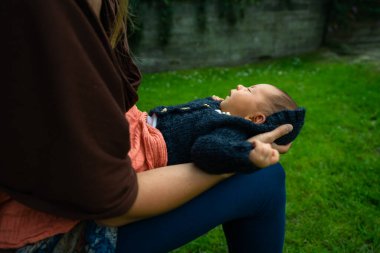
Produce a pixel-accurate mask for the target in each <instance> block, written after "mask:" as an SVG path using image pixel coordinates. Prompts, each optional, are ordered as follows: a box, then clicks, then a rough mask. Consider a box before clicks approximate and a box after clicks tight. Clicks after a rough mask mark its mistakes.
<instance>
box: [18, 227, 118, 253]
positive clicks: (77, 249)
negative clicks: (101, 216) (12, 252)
mask: <svg viewBox="0 0 380 253" xmlns="http://www.w3.org/2000/svg"><path fill="white" fill-rule="evenodd" d="M116 240H117V228H115V227H105V226H100V225H98V224H96V223H95V222H93V221H85V222H81V223H79V224H78V225H77V226H76V227H74V228H73V229H72V230H71V231H70V232H68V233H66V234H59V235H56V236H53V237H50V238H47V239H45V240H42V241H39V242H38V243H35V244H32V245H27V246H25V247H23V248H20V249H18V250H16V253H69V252H70V253H113V252H115V249H116Z"/></svg>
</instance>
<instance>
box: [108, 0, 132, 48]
mask: <svg viewBox="0 0 380 253" xmlns="http://www.w3.org/2000/svg"><path fill="white" fill-rule="evenodd" d="M128 2H129V1H128V0H117V1H116V4H117V7H116V10H117V12H116V17H115V22H114V24H113V27H112V31H111V35H110V38H109V40H110V43H111V46H112V48H115V47H116V45H117V43H118V42H119V40H120V39H121V38H123V37H124V35H125V37H126V33H127V30H126V25H127V20H128Z"/></svg>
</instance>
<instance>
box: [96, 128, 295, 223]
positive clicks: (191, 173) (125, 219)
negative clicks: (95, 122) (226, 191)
mask: <svg viewBox="0 0 380 253" xmlns="http://www.w3.org/2000/svg"><path fill="white" fill-rule="evenodd" d="M291 130H292V127H291V125H283V126H280V127H278V128H276V129H275V130H273V131H271V132H267V133H264V134H260V135H257V136H255V137H252V138H251V139H250V140H254V139H257V140H260V141H261V142H264V143H273V141H274V140H276V139H277V138H279V137H281V136H283V135H285V134H287V133H288V132H289V131H291ZM289 148H290V146H280V147H279V149H278V150H279V151H280V153H285V152H286V151H288V149H289ZM232 175H233V174H221V175H211V174H207V173H205V172H203V171H201V170H199V169H198V168H197V167H195V166H194V165H193V164H191V163H188V164H179V165H173V166H167V167H162V168H157V169H154V170H148V171H145V172H141V173H138V174H137V181H138V185H139V190H138V194H137V198H136V200H135V202H134V204H133V205H132V207H131V208H130V209H129V210H128V212H126V213H125V214H124V215H121V216H118V217H115V218H110V219H104V220H98V222H99V223H101V224H104V225H108V226H122V225H125V224H128V223H131V222H134V221H138V220H141V219H145V218H149V217H153V216H155V215H159V214H162V213H165V212H167V211H170V210H173V209H175V208H177V207H179V206H180V205H182V204H184V203H186V202H187V201H189V200H190V199H192V198H194V197H195V196H197V195H199V194H201V193H202V192H204V191H206V190H207V189H209V188H211V187H212V186H214V185H215V184H217V183H219V182H220V181H222V180H224V179H226V178H228V177H230V176H232Z"/></svg>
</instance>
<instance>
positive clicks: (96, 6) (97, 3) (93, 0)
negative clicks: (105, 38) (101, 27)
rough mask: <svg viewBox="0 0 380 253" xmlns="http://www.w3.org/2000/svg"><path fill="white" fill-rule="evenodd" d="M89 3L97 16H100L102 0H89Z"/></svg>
mask: <svg viewBox="0 0 380 253" xmlns="http://www.w3.org/2000/svg"><path fill="white" fill-rule="evenodd" d="M87 2H88V4H89V5H90V6H91V7H92V10H93V11H94V12H95V14H96V16H97V17H98V18H99V17H100V9H101V8H102V0H87Z"/></svg>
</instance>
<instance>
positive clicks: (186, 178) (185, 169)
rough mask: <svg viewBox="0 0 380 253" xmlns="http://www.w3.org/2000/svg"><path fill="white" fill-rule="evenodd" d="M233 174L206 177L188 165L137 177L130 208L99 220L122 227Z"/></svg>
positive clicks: (182, 200)
mask: <svg viewBox="0 0 380 253" xmlns="http://www.w3.org/2000/svg"><path fill="white" fill-rule="evenodd" d="M232 175H233V174H222V175H211V174H207V173H205V172H203V171H201V170H199V169H198V168H197V167H195V166H194V165H193V164H191V163H187V164H179V165H173V166H167V167H162V168H157V169H154V170H148V171H144V172H141V173H138V174H137V182H138V185H139V190H138V194H137V198H136V200H135V202H134V204H133V205H132V207H131V209H130V210H129V211H128V212H127V213H126V214H125V215H122V216H119V217H115V218H111V219H105V220H100V221H98V222H99V223H101V224H104V225H108V226H121V225H124V224H128V223H131V222H134V221H137V220H141V219H144V218H148V217H152V216H155V215H159V214H162V213H165V212H167V211H170V210H172V209H175V208H177V207H179V206H180V205H182V204H184V203H186V202H187V201H189V200H190V199H192V198H194V197H195V196H197V195H199V194H200V193H202V192H204V191H206V190H207V189H209V188H211V187H212V186H213V185H215V184H217V183H218V182H220V181H222V180H223V179H226V178H228V177H230V176H232Z"/></svg>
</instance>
